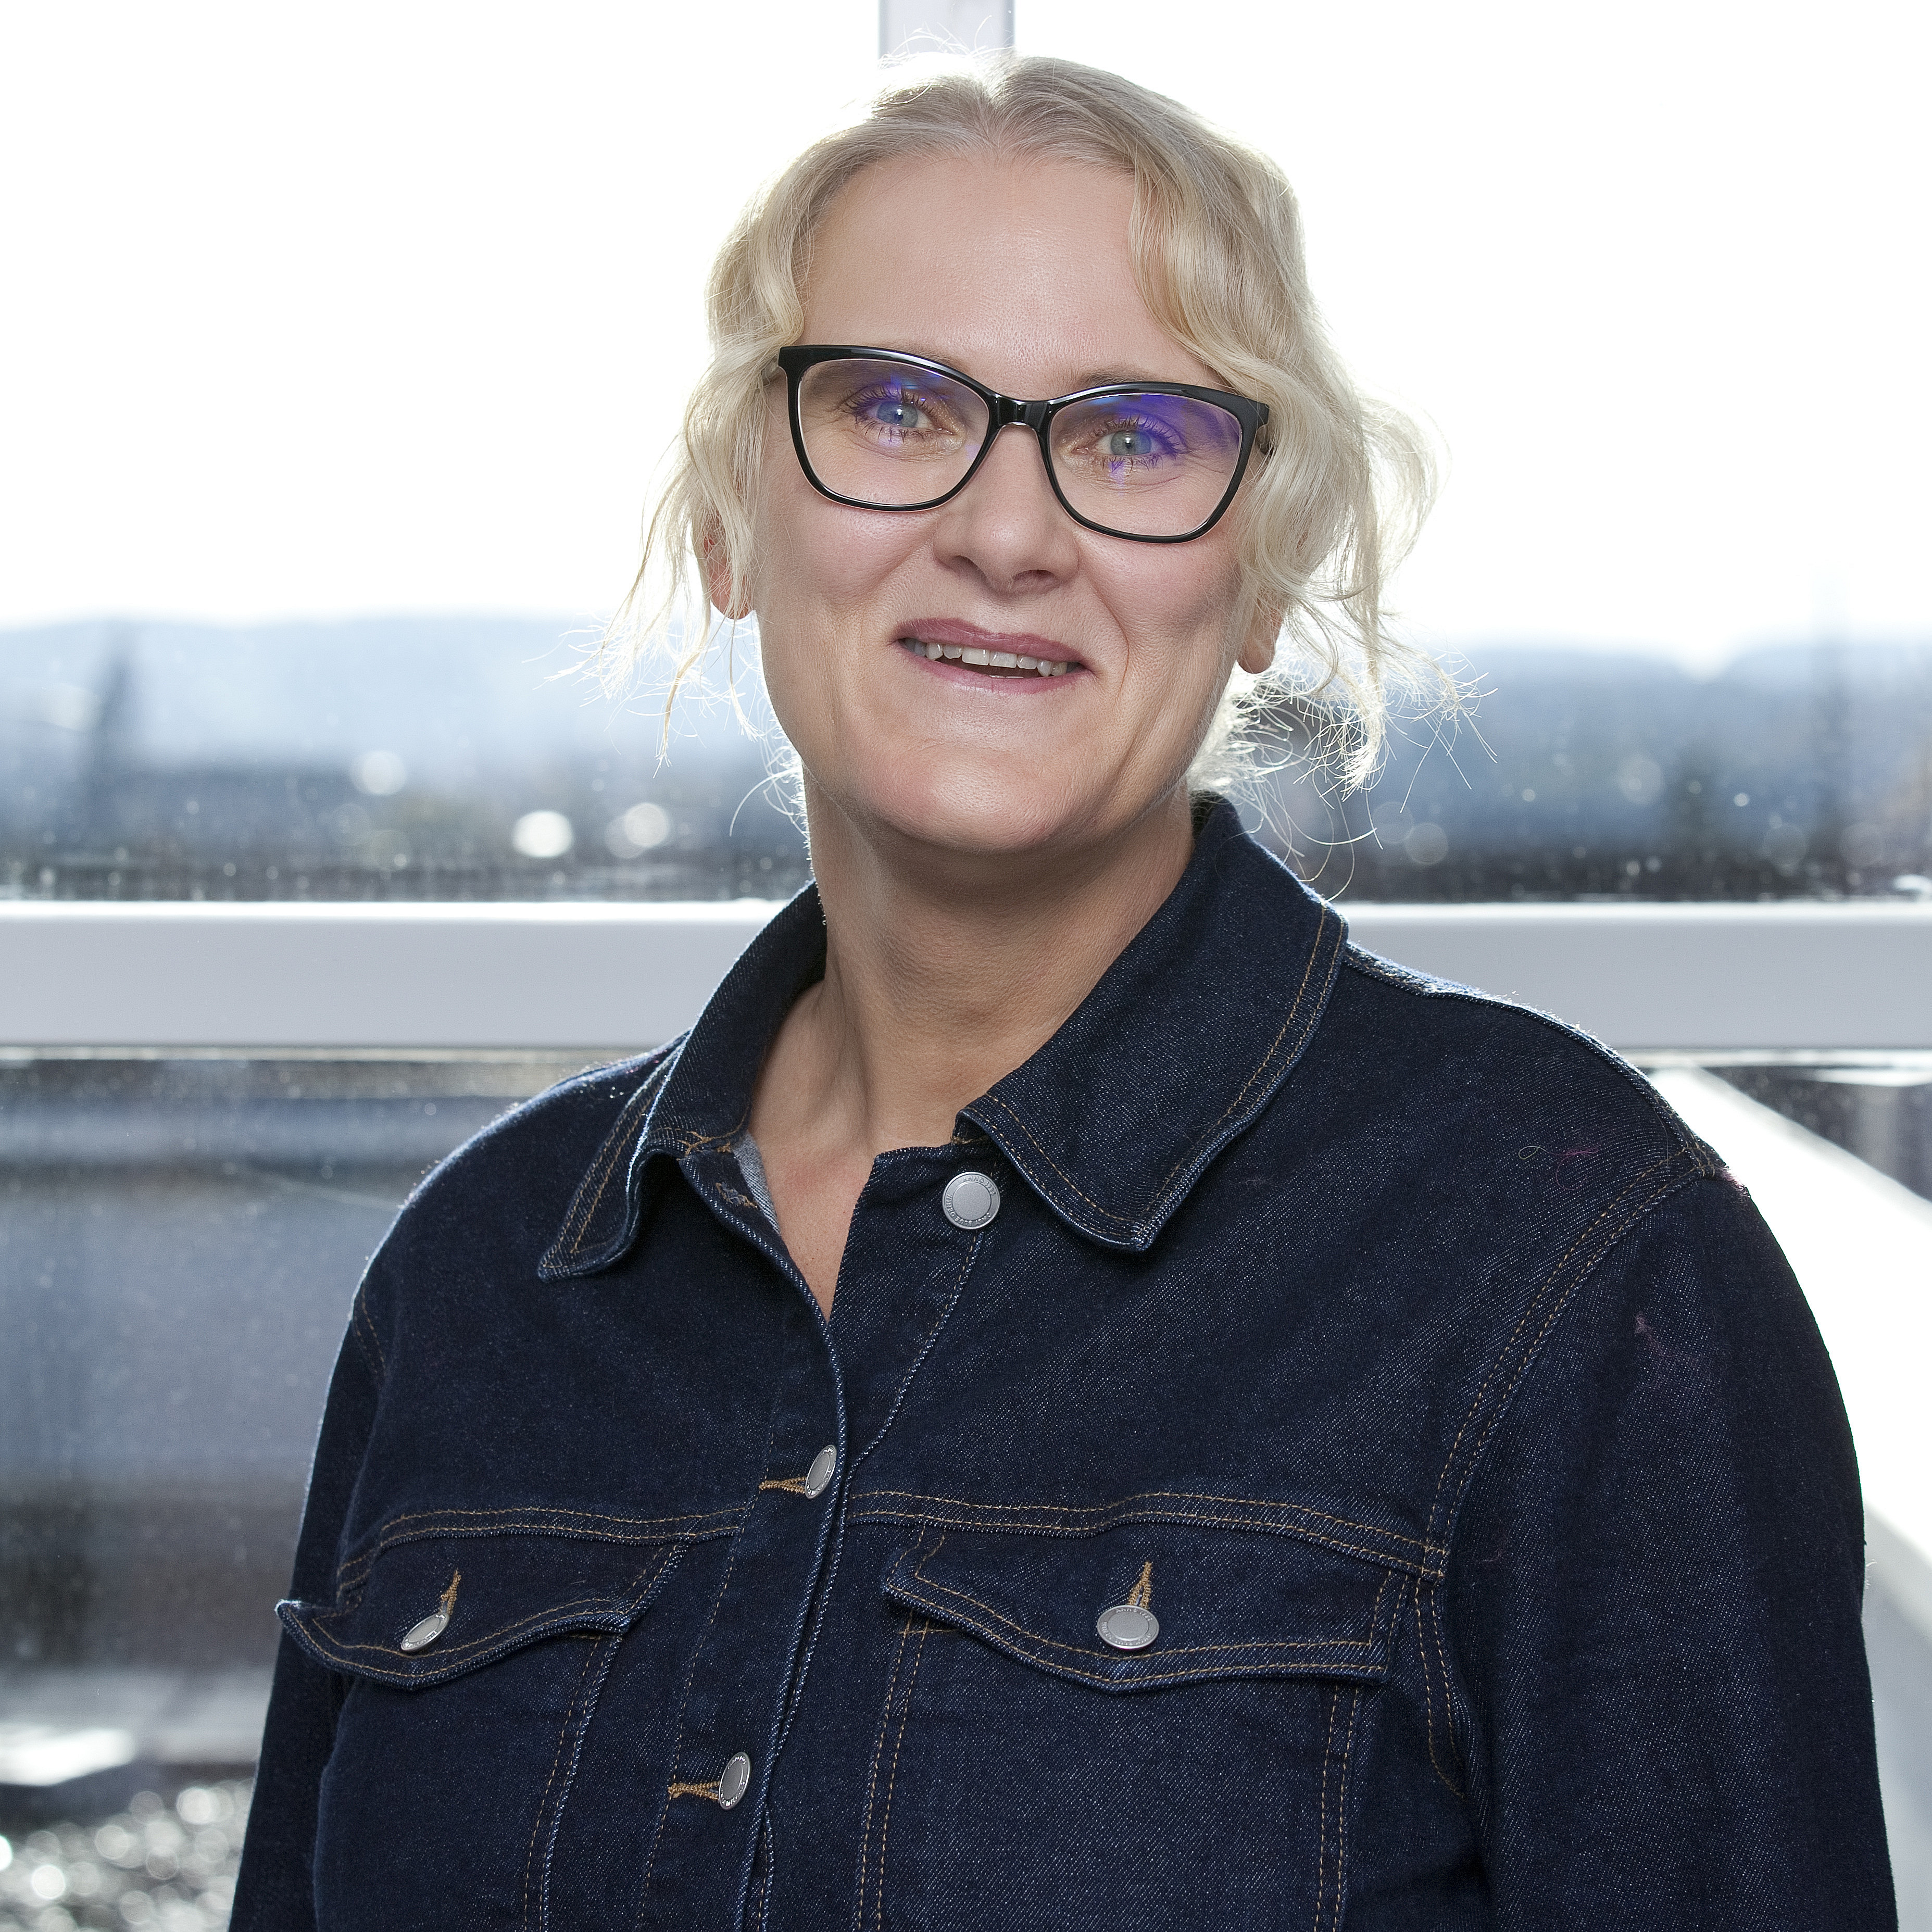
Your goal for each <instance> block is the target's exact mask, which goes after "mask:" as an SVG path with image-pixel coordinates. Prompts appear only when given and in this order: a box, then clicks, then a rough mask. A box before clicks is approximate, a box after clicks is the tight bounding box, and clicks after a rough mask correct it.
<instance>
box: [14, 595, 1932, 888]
mask: <svg viewBox="0 0 1932 1932" xmlns="http://www.w3.org/2000/svg"><path fill="white" fill-rule="evenodd" d="M593 643H594V633H592V632H590V631H584V630H580V631H577V632H576V633H575V634H571V633H569V632H568V630H567V628H566V627H565V625H562V624H561V623H559V622H544V621H539V620H536V619H531V620H528V621H523V622H517V621H510V620H505V619H460V618H389V619H361V620H358V621H356V622H344V623H339V624H320V623H301V624H293V623H291V624H284V625H266V626H263V627H260V628H254V629H221V628H213V627H209V626H199V625H184V624H162V623H156V624H140V625H136V624H124V623H92V624H68V625H58V626H53V627H49V628H43V629H39V630H23V631H10V632H0V894H5V895H9V896H15V897H33V898H232V899H275V898H330V899H344V898H351V899H356V898H455V899H465V898H517V899H541V898H586V897H589V898H699V899H712V898H738V897H754V898H781V897H784V896H785V895H787V894H788V893H790V892H791V891H793V890H794V889H796V887H797V886H799V884H801V883H802V882H803V880H804V877H805V848H804V844H803V841H802V838H801V836H800V834H799V829H798V828H797V826H796V825H795V824H794V823H793V821H792V820H791V819H790V817H788V816H787V812H786V810H785V801H784V788H783V787H782V784H780V783H778V782H777V781H773V780H772V778H770V777H769V772H768V766H767V760H766V744H767V742H769V740H760V739H757V738H756V737H754V736H750V735H748V734H747V733H746V732H745V730H744V729H743V728H742V727H741V725H740V724H739V722H738V721H737V719H736V717H735V716H734V715H733V711H732V708H731V706H730V704H729V703H727V702H726V701H724V700H722V699H721V698H713V699H712V700H709V701H708V702H706V703H700V702H698V701H696V700H690V699H686V700H680V703H679V706H678V707H677V709H676V712H675V713H674V715H673V718H672V721H671V725H670V735H669V739H668V743H667V751H668V755H667V757H660V756H659V750H660V742H661V718H660V715H659V713H658V708H657V706H655V704H654V703H651V702H649V701H648V700H643V699H634V700H631V701H630V702H629V703H612V702H611V701H610V700H607V698H606V697H604V695H603V694H602V693H601V690H600V689H599V688H598V686H597V685H596V684H595V682H594V681H593V680H592V679H589V678H588V677H586V676H585V675H584V674H583V673H584V667H585V665H586V661H587V658H588V654H589V651H590V649H591V647H592V644H593ZM1468 668H1469V672H1470V673H1471V674H1472V680H1473V682H1475V685H1477V687H1478V689H1479V691H1481V697H1480V699H1479V701H1478V704H1477V706H1476V708H1475V713H1474V715H1473V717H1472V718H1471V719H1470V720H1469V721H1466V723H1465V724H1463V727H1461V729H1460V730H1458V731H1457V732H1456V733H1454V734H1451V733H1441V732H1437V731H1436V730H1433V729H1431V728H1430V727H1427V726H1417V725H1415V724H1410V725H1409V726H1407V727H1398V729H1397V733H1396V734H1395V736H1394V738H1393V739H1392V740H1391V748H1390V751H1389V754H1388V758H1387V760H1386V763H1385V766H1384V767H1383V769H1382V773H1381V775H1380V776H1379V779H1378V781H1377V782H1376V784H1374V785H1373V786H1371V787H1369V788H1367V790H1364V791H1362V792H1360V793H1355V794H1353V795H1348V796H1345V795H1343V793H1341V792H1340V789H1339V788H1338V787H1337V786H1336V785H1335V784H1334V783H1333V782H1332V781H1331V780H1329V779H1326V778H1324V777H1323V776H1322V774H1321V772H1319V769H1316V768H1314V767H1313V766H1311V765H1310V763H1309V761H1308V760H1307V757H1306V756H1305V753H1306V751H1307V747H1308V745H1309V743H1310V741H1311V739H1313V736H1315V735H1316V734H1317V733H1319V730H1320V729H1321V727H1322V724H1323V723H1324V722H1325V718H1324V715H1323V714H1322V713H1321V712H1319V710H1315V709H1304V710H1303V711H1302V712H1301V714H1300V715H1298V716H1296V717H1294V718H1290V719H1289V720H1288V721H1286V724H1284V727H1283V730H1282V732H1281V733H1280V738H1279V741H1278V742H1277V743H1275V744H1274V745H1271V746H1270V747H1269V748H1268V756H1269V761H1270V762H1271V763H1278V764H1280V766H1281V768H1282V769H1280V772H1278V773H1277V775H1276V776H1275V777H1274V778H1272V779H1271V781H1269V782H1268V786H1267V787H1266V793H1267V795H1266V796H1265V798H1264V799H1262V801H1260V809H1259V811H1255V812H1253V813H1252V814H1251V816H1253V818H1254V820H1255V822H1256V823H1257V825H1258V826H1259V827H1260V828H1261V829H1262V832H1263V835H1264V836H1265V837H1267V838H1269V839H1270V840H1271V842H1273V843H1274V844H1275V845H1276V847H1277V849H1280V850H1286V851H1289V852H1291V853H1292V855H1293V856H1294V858H1295V862H1296V864H1297V865H1298V867H1299V868H1300V869H1301V871H1303V872H1304V875H1306V876H1307V877H1310V878H1312V879H1313V880H1315V882H1316V883H1317V884H1319V886H1320V887H1321V889H1322V890H1323V891H1325V892H1328V893H1330V894H1331V895H1334V894H1346V895H1347V896H1349V897H1353V898H1367V899H1400V900H1434V901H1451V900H1480V899H1499V898H1502V899H1508V898H1578V897H1580V896H1581V897H1593V896H1607V897H1623V898H1702V899H1709V898H1733V899H1736V898H1746V899H1756V898H1767V897H1769V898H1784V897H1791V896H1816V895H1839V894H1860V895H1871V894H1887V893H1904V894H1907V895H1913V896H1925V895H1932V876H1928V875H1932V643H1927V644H1923V645H1900V644H1892V645H1879V644H1871V643H1864V644H1859V643H1817V644H1807V645H1790V646H1778V647H1775V648H1774V647H1766V648H1764V649H1757V650H1754V651H1751V652H1746V653H1745V654H1744V655H1742V656H1740V657H1739V658H1736V660H1734V661H1733V662H1732V663H1731V664H1729V665H1728V666H1727V667H1725V668H1724V670H1721V672H1719V673H1716V674H1715V675H1713V676H1708V677H1700V676H1695V675H1694V674H1692V673H1691V672H1689V671H1688V670H1685V669H1683V668H1682V667H1679V666H1677V665H1676V664H1673V663H1671V662H1670V661H1667V660H1665V659H1663V658H1655V657H1643V656H1638V655H1625V656H1619V655H1606V654H1604V653H1601V652H1565V651H1559V650H1535V649H1525V648H1520V647H1513V648H1509V649H1503V648H1500V647H1499V648H1497V649H1493V650H1487V651H1478V652H1474V653H1472V663H1471V664H1469V667H1468ZM740 682H741V689H742V691H743V694H744V701H745V704H746V706H747V709H748V711H749V712H750V713H751V715H753V716H754V718H757V719H758V720H760V721H766V720H768V715H769V714H768V713H767V712H766V710H765V707H764V705H763V697H762V692H761V691H760V688H758V686H757V681H756V673H755V670H751V672H749V673H748V674H746V675H743V676H741V680H740Z"/></svg>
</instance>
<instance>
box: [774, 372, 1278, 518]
mask: <svg viewBox="0 0 1932 1932" xmlns="http://www.w3.org/2000/svg"><path fill="white" fill-rule="evenodd" d="M778 367H779V368H781V369H782V370H783V371H784V373H785V377H786V379H787V382H788V383H789V384H790V406H791V440H792V446H793V448H794V449H796V451H797V452H798V460H799V466H801V467H802V469H804V471H805V476H806V478H807V479H808V481H809V482H810V483H811V486H812V487H813V488H814V490H817V491H818V493H820V495H821V496H829V497H830V498H831V499H832V501H833V502H835V503H850V504H851V505H853V506H854V507H856V508H859V509H862V510H931V509H935V508H938V505H940V504H941V503H944V502H950V500H951V499H953V497H955V496H958V495H959V493H960V491H961V490H963V489H965V487H966V486H967V484H968V483H970V482H971V481H972V480H973V476H974V472H975V471H977V469H979V467H980V464H981V463H984V462H985V461H986V457H987V454H988V452H989V451H990V450H991V449H992V447H993V443H994V441H995V439H996V438H997V437H998V435H999V433H1000V432H1001V430H1003V429H1005V428H1007V427H1008V426H1009V425H1012V424H1014V423H1018V424H1019V425H1022V427H1023V428H1027V429H1030V430H1031V431H1033V432H1034V434H1035V435H1036V436H1037V437H1039V439H1040V456H1041V458H1042V459H1043V460H1044V461H1045V463H1046V473H1047V477H1048V479H1049V481H1051V482H1052V485H1053V493H1054V494H1055V496H1058V498H1059V499H1060V502H1061V507H1062V508H1064V510H1065V511H1067V514H1068V515H1069V516H1070V517H1072V518H1073V520H1074V521H1075V522H1076V523H1081V524H1084V525H1085V526H1086V527H1087V528H1088V529H1090V530H1098V531H1100V532H1101V533H1102V534H1103V535H1106V536H1112V537H1126V538H1129V539H1130V541H1133V542H1135V543H1186V542H1187V541H1189V540H1190V538H1194V537H1198V536H1202V535H1205V534H1206V533H1207V532H1208V531H1209V530H1211V529H1213V528H1214V526H1215V524H1216V523H1218V522H1219V521H1220V519H1221V517H1222V514H1223V512H1224V511H1226V508H1227V507H1228V505H1229V504H1230V503H1232V502H1233V501H1234V500H1235V491H1236V490H1238V489H1239V488H1240V487H1241V475H1242V472H1244V470H1245V469H1247V466H1248V458H1249V456H1250V454H1251V453H1252V452H1253V449H1254V446H1255V434H1256V431H1258V430H1259V429H1260V428H1261V426H1262V424H1263V423H1265V422H1267V421H1268V405H1267V404H1265V403H1256V402H1251V401H1250V400H1249V399H1248V398H1247V397H1246V396H1237V395H1232V394H1230V393H1229V392H1228V391H1227V390H1226V389H1198V388H1196V387H1195V386H1193V384H1192V383H1104V384H1103V385H1102V386H1100V387H1099V388H1098V389H1081V390H1078V391H1076V392H1075V393H1074V394H1073V395H1070V396H1055V397H1054V398H1052V400H1051V401H1046V402H1037V403H1032V402H1024V401H1021V400H1020V399H1019V398H1018V397H1015V396H1003V395H1001V394H1000V393H999V392H998V391H997V390H995V389H988V388H987V387H986V386H985V384H983V383H976V382H975V381H974V380H973V378H972V377H971V376H968V375H966V374H963V373H962V371H959V370H957V369H953V368H948V367H947V365H946V364H945V363H944V362H931V361H929V360H928V359H927V358H926V357H925V356H907V355H903V354H901V353H899V352H898V350H891V349H851V348H835V347H826V346H825V345H823V344H815V345H814V344H799V345H798V346H797V347H793V348H790V349H781V350H779V351H778Z"/></svg>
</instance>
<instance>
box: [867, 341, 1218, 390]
mask: <svg viewBox="0 0 1932 1932" xmlns="http://www.w3.org/2000/svg"><path fill="white" fill-rule="evenodd" d="M886 346H887V345H886V344H883V343H880V344H877V347H880V348H884V347H886ZM892 346H893V347H897V348H898V350H899V352H900V353H901V355H907V356H924V357H925V358H926V360H927V361H928V362H944V364H945V365H946V366H947V368H949V369H957V368H962V367H963V366H964V365H962V364H960V363H957V362H954V361H953V359H952V358H951V357H950V356H941V355H939V354H938V353H935V351H934V350H930V349H913V348H910V347H906V346H905V345H904V344H894V345H892ZM975 373H976V372H975V371H971V370H968V371H967V374H969V375H972V374H975ZM979 380H980V381H982V382H984V381H985V380H986V378H985V377H980V378H979ZM1181 380H1184V379H1183V378H1181V377H1175V376H1154V375H1150V374H1148V371H1146V370H1145V369H1126V368H1112V369H1089V370H1087V371H1085V372H1083V373H1082V374H1080V375H1079V376H1076V377H1075V378H1074V379H1073V381H1072V382H1071V383H1068V384H1067V387H1066V388H1065V389H1055V391H1054V392H1053V394H1054V395H1056V396H1077V395H1079V393H1080V392H1081V391H1082V389H1108V388H1110V387H1112V386H1113V385H1114V384H1115V383H1171V382H1178V381H1181ZM988 386H989V388H990V387H992V385H991V384H989V385H988Z"/></svg>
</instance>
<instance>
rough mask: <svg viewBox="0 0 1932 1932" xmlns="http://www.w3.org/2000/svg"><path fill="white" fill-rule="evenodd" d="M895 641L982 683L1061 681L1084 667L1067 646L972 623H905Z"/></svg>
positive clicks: (948, 620) (946, 620)
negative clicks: (988, 680) (1019, 679)
mask: <svg viewBox="0 0 1932 1932" xmlns="http://www.w3.org/2000/svg"><path fill="white" fill-rule="evenodd" d="M896 641H897V642H898V643H899V645H900V646H901V647H902V648H903V649H907V650H909V651H910V652H912V653H913V655H914V656H915V657H919V658H925V659H926V660H928V661H930V662H932V663H935V664H941V663H950V664H955V665H957V666H958V667H959V670H960V671H961V672H962V673H965V674H966V675H968V676H974V677H980V678H995V679H1011V678H1026V679H1035V680H1037V679H1043V678H1045V679H1052V678H1062V677H1065V676H1067V674H1068V673H1070V672H1073V671H1077V670H1082V669H1083V668H1084V666H1082V664H1081V661H1080V659H1079V657H1078V655H1076V653H1075V652H1073V650H1072V649H1070V647H1069V646H1067V645H1065V644H1062V643H1056V642H1055V640H1053V639H1052V638H1051V637H1036V636H1034V635H1033V634H1031V633H1024V632H1014V631H983V630H981V629H980V627H979V626H978V625H977V624H962V623H960V622H957V621H956V619H951V618H931V619H922V620H921V621H919V622H916V623H912V624H908V625H906V626H905V627H904V629H902V630H901V631H900V632H899V634H898V638H897V640H896Z"/></svg>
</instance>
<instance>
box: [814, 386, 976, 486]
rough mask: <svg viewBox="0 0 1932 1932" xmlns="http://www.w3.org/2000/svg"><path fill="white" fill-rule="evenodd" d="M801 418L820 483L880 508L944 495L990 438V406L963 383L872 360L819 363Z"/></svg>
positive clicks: (970, 464)
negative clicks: (988, 432) (988, 419)
mask: <svg viewBox="0 0 1932 1932" xmlns="http://www.w3.org/2000/svg"><path fill="white" fill-rule="evenodd" d="M798 413H799V427H800V428H801V430H802V431H803V434H804V437H805V454H806V455H807V456H808V458H810V459H811V468H812V470H813V472H814V475H817V478H818V480H819V481H820V484H823V487H825V488H826V489H828V490H831V491H832V492H833V493H835V494H836V495H838V496H850V497H853V498H855V499H856V500H857V501H859V502H862V503H877V504H878V505H880V507H881V508H908V507H910V506H911V505H915V504H919V503H927V502H932V500H933V499H935V497H939V496H944V495H945V494H946V493H947V491H948V490H950V489H952V488H953V487H954V485H955V484H957V483H958V482H959V479H960V478H962V476H964V475H965V473H966V472H967V471H968V469H971V467H972V465H973V460H974V458H975V457H977V455H979V453H980V445H981V444H982V443H983V442H984V441H985V440H986V423H987V413H986V404H985V403H984V402H983V401H982V400H981V398H980V397H979V396H978V395H976V394H975V393H974V392H973V391H972V390H971V389H968V388H967V387H966V386H965V385H964V384H963V383H956V382H954V381H953V380H951V379H950V377H945V376H941V375H938V374H935V373H934V372H933V371H930V370H926V369H920V368H916V367H915V366H913V365H910V364H908V363H904V362H886V361H883V360H876V361H875V360H874V359H871V358H868V357H852V358H850V359H846V360H844V361H841V362H820V363H816V364H814V365H813V366H812V368H810V369H808V370H807V371H805V376H804V377H803V379H802V381H801V382H800V383H799V398H798Z"/></svg>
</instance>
